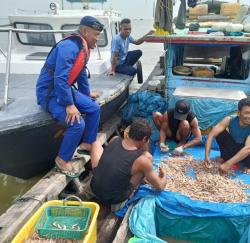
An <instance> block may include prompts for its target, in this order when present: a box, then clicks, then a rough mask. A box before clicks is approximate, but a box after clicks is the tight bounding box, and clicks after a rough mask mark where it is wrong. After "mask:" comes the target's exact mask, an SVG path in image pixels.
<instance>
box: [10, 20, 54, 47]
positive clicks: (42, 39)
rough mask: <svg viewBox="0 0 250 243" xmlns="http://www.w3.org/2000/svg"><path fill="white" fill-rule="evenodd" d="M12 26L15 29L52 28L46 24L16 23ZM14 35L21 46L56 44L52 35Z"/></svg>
mask: <svg viewBox="0 0 250 243" xmlns="http://www.w3.org/2000/svg"><path fill="white" fill-rule="evenodd" d="M14 26H15V28H17V29H27V30H52V27H51V26H50V25H48V24H36V23H35V24H34V23H23V22H16V23H14ZM16 35H17V39H18V41H19V42H20V43H22V44H23V45H32V46H54V45H55V44H56V40H55V36H54V34H53V33H16Z"/></svg>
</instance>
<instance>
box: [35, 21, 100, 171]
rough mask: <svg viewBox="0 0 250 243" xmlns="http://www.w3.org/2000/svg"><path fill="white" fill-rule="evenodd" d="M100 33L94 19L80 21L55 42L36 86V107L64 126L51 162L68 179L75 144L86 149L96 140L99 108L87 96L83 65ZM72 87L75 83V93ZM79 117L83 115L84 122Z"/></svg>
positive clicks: (86, 80) (87, 89) (86, 81)
mask: <svg viewBox="0 0 250 243" xmlns="http://www.w3.org/2000/svg"><path fill="white" fill-rule="evenodd" d="M102 30H103V25H102V24H101V23H100V22H99V21H98V20H97V19H96V18H94V17H91V16H85V17H83V18H82V19H81V22H80V26H79V31H78V33H77V34H76V35H74V36H73V37H72V36H71V37H69V38H66V39H64V40H62V41H60V42H58V43H57V44H56V45H55V46H54V48H53V49H52V50H51V52H50V53H49V55H48V57H47V60H46V62H45V65H44V66H43V68H42V70H41V73H40V76H39V78H38V81H37V85H36V95H37V102H38V104H39V105H40V106H41V107H42V108H43V109H44V110H47V111H49V112H50V113H51V115H52V116H53V118H55V119H57V120H59V121H60V122H62V123H65V124H66V126H67V130H66V132H65V134H64V138H63V141H62V143H61V147H60V149H59V152H58V156H57V157H56V159H55V162H56V164H57V167H58V168H59V169H60V170H61V172H63V173H65V174H67V175H68V176H76V173H75V171H74V169H73V166H72V163H68V162H72V161H71V159H72V156H73V154H74V151H75V149H76V148H77V146H78V145H79V143H81V142H82V143H83V144H86V145H87V146H88V147H90V145H91V144H92V143H93V142H94V141H95V140H96V135H97V131H98V126H99V119H100V107H99V105H98V104H97V103H96V101H95V100H94V98H96V97H94V96H95V95H93V94H92V93H91V92H90V88H89V83H88V77H87V71H86V66H85V65H86V63H87V60H88V57H89V49H93V48H95V46H96V43H97V41H98V38H99V35H100V32H101V31H102ZM80 53H81V54H82V57H80V58H79V56H80ZM79 66H80V68H79ZM72 76H74V79H73V80H71V79H72V78H71V77H72ZM72 83H77V87H78V89H76V88H74V87H73V86H72ZM81 113H85V114H86V117H85V119H84V120H83V118H82V117H81Z"/></svg>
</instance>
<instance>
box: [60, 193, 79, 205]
mask: <svg viewBox="0 0 250 243" xmlns="http://www.w3.org/2000/svg"><path fill="white" fill-rule="evenodd" d="M70 198H74V199H76V200H77V201H78V202H79V206H80V205H81V203H82V200H81V199H80V198H79V197H77V196H75V195H69V196H67V197H65V198H64V199H63V205H64V206H65V205H66V204H67V205H70V203H69V202H68V200H69V199H70ZM73 206H75V205H73Z"/></svg>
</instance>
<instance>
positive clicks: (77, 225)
mask: <svg viewBox="0 0 250 243" xmlns="http://www.w3.org/2000/svg"><path fill="white" fill-rule="evenodd" d="M90 214H91V209H90V208H86V207H82V206H50V207H48V208H46V209H44V211H43V213H42V215H41V217H40V218H39V220H38V221H37V223H36V226H35V228H36V230H37V232H38V235H39V237H45V238H63V239H82V238H83V236H84V235H85V233H86V231H87V228H88V223H89V220H90Z"/></svg>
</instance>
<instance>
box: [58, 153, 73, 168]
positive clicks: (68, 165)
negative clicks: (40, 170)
mask: <svg viewBox="0 0 250 243" xmlns="http://www.w3.org/2000/svg"><path fill="white" fill-rule="evenodd" d="M55 163H56V164H57V165H58V167H59V168H60V169H63V170H67V171H72V170H73V168H72V165H71V163H68V162H66V161H64V160H63V159H61V158H60V157H58V156H57V157H56V159H55Z"/></svg>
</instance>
